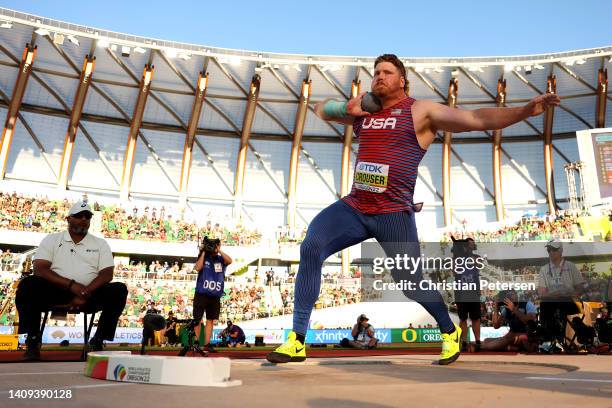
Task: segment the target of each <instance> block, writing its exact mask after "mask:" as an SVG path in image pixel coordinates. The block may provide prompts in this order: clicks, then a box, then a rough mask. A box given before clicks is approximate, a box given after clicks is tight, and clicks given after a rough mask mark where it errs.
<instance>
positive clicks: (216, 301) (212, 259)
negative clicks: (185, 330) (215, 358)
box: [191, 237, 232, 353]
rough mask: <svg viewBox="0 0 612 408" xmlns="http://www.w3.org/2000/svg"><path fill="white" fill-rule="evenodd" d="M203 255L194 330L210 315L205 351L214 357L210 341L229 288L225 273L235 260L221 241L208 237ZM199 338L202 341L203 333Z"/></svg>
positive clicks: (198, 281) (196, 293) (204, 242)
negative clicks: (225, 289)
mask: <svg viewBox="0 0 612 408" xmlns="http://www.w3.org/2000/svg"><path fill="white" fill-rule="evenodd" d="M199 250H200V253H199V254H198V260H197V262H196V264H195V267H194V269H195V270H196V271H198V280H197V283H196V290H195V294H194V297H193V321H192V323H191V326H192V327H191V328H192V330H193V328H195V327H196V326H197V327H199V326H200V322H201V321H202V317H203V316H204V313H205V312H206V326H205V328H204V350H206V351H208V352H211V353H214V352H215V350H214V348H213V347H212V346H211V345H210V337H211V335H212V329H213V325H214V322H215V320H217V319H219V313H220V311H221V296H223V294H224V292H223V288H224V284H225V269H226V268H227V266H228V265H230V264H231V263H232V258H231V257H230V256H229V255H227V254H226V253H225V252H223V251H222V250H221V240H219V239H209V238H208V237H204V240H203V241H202V243H201V245H200V246H199ZM196 338H199V333H198V336H197V337H196Z"/></svg>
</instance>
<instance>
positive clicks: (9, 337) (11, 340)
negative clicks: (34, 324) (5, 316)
mask: <svg viewBox="0 0 612 408" xmlns="http://www.w3.org/2000/svg"><path fill="white" fill-rule="evenodd" d="M18 337H19V336H17V335H16V334H2V335H0V350H17V344H18Z"/></svg>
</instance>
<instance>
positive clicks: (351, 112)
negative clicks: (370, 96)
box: [315, 92, 369, 125]
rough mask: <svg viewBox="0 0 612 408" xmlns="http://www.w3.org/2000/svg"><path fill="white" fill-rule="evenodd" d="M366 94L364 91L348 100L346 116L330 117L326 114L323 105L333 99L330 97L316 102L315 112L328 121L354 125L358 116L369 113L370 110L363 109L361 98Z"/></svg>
mask: <svg viewBox="0 0 612 408" xmlns="http://www.w3.org/2000/svg"><path fill="white" fill-rule="evenodd" d="M365 94H366V92H362V93H360V94H359V95H357V97H356V98H352V99H350V100H349V101H348V104H347V106H346V113H347V116H346V117H344V118H330V117H328V116H327V115H326V114H325V112H323V105H325V102H327V101H329V100H331V98H328V99H325V100H324V101H322V102H319V103H316V104H315V113H316V114H317V116H318V117H320V118H321V119H323V120H325V121H328V122H338V123H342V124H345V125H352V124H353V121H354V120H355V118H358V117H360V116H368V115H369V113H368V112H365V111H363V110H362V109H361V99H362V98H363V95H365Z"/></svg>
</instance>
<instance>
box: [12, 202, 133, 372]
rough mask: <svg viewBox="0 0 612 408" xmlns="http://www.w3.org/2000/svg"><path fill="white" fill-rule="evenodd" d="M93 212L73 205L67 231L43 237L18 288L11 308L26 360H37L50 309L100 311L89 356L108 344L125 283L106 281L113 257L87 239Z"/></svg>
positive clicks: (97, 240) (98, 242)
mask: <svg viewBox="0 0 612 408" xmlns="http://www.w3.org/2000/svg"><path fill="white" fill-rule="evenodd" d="M92 215H93V212H92V211H91V207H90V206H89V205H88V204H87V203H86V202H83V201H77V202H76V203H75V204H74V205H73V206H72V207H71V208H70V211H69V212H68V217H67V218H66V219H67V221H68V230H67V231H63V232H56V233H52V234H49V235H47V236H46V237H45V238H44V239H43V240H42V241H41V243H40V246H39V247H38V249H37V250H36V255H35V256H34V274H33V275H32V276H28V277H27V278H24V279H23V281H21V283H20V284H19V287H18V289H17V295H16V297H15V304H16V306H17V310H18V312H19V333H20V334H23V333H26V334H27V335H28V336H27V340H26V347H27V349H26V353H25V357H26V359H28V360H37V359H39V358H40V344H41V337H42V333H40V317H41V312H44V311H47V310H49V309H50V308H51V307H52V306H55V305H70V306H71V307H72V308H74V309H76V308H79V309H80V310H92V309H93V310H102V314H101V316H100V319H99V320H98V327H97V329H96V332H95V334H94V336H93V337H92V338H91V340H90V341H89V348H90V350H92V351H99V350H102V348H103V341H104V340H113V338H114V337H115V330H116V328H117V322H118V320H119V316H120V315H121V313H122V312H123V308H124V307H125V301H126V298H127V294H128V290H127V287H126V286H125V284H123V283H120V282H112V283H111V281H112V280H113V270H114V267H115V265H114V262H113V254H112V253H111V250H110V247H109V245H108V244H107V243H106V241H105V240H104V239H102V238H98V237H96V236H93V235H91V234H88V230H89V223H90V221H91V217H92Z"/></svg>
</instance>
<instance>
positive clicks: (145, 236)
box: [0, 192, 261, 246]
mask: <svg viewBox="0 0 612 408" xmlns="http://www.w3.org/2000/svg"><path fill="white" fill-rule="evenodd" d="M71 205H72V201H69V200H68V199H67V198H64V199H61V200H52V199H49V198H47V197H31V196H25V195H22V194H17V193H15V192H13V193H7V192H0V229H9V230H17V231H34V232H42V233H51V232H56V231H61V230H63V229H64V228H65V227H66V215H67V214H68V210H69V208H70V206H71ZM93 208H94V210H95V211H100V212H101V226H100V233H101V234H102V235H103V236H104V237H106V238H116V239H127V240H141V241H162V242H185V241H196V240H197V239H198V237H199V236H203V235H207V236H212V237H215V238H220V239H221V240H222V241H223V243H224V245H229V246H236V245H241V246H248V245H253V244H256V243H257V242H259V240H260V238H261V234H260V233H259V232H258V231H251V230H247V229H246V228H244V227H242V226H236V227H235V228H228V227H227V226H222V225H220V224H219V223H214V224H213V222H212V221H211V220H210V219H208V220H203V221H202V222H201V223H196V222H187V221H184V220H181V219H179V218H177V217H176V216H173V215H172V214H170V213H169V211H167V209H166V208H165V207H164V206H160V207H159V209H158V208H157V207H153V206H152V207H149V206H146V207H145V208H144V209H142V210H141V209H139V208H137V207H134V208H132V209H131V210H129V209H126V208H124V207H120V206H116V205H102V204H99V203H97V202H96V203H93Z"/></svg>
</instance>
